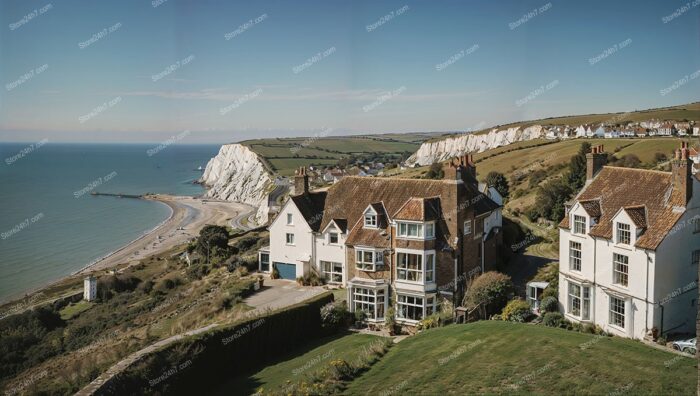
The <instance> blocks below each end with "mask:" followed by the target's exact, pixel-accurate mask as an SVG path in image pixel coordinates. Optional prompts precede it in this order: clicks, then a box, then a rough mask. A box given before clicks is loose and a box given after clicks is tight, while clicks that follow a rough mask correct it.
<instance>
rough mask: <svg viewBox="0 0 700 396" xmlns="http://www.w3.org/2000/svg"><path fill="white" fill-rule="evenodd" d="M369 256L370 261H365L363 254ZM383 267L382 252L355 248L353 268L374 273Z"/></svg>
mask: <svg viewBox="0 0 700 396" xmlns="http://www.w3.org/2000/svg"><path fill="white" fill-rule="evenodd" d="M368 253H369V254H371V255H372V259H371V260H370V261H366V260H365V259H366V256H365V254H368ZM383 265H384V252H383V251H381V250H376V249H371V248H362V247H357V248H355V268H357V269H358V270H360V271H365V272H375V271H377V267H381V266H383Z"/></svg>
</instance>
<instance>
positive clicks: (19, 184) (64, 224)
mask: <svg viewBox="0 0 700 396" xmlns="http://www.w3.org/2000/svg"><path fill="white" fill-rule="evenodd" d="M218 150H219V146H218V145H177V144H173V145H170V146H163V145H161V146H158V145H152V144H151V145H146V144H59V143H51V142H47V141H41V142H35V143H0V161H1V162H2V163H0V301H7V300H9V299H13V298H19V297H22V296H23V295H24V294H25V293H27V292H28V291H30V290H33V289H36V288H38V287H41V286H44V285H46V284H49V283H51V282H52V281H55V280H58V279H60V278H62V277H64V276H66V275H70V274H72V273H73V272H75V271H77V270H79V269H81V268H83V267H85V266H86V265H88V264H90V263H92V262H94V261H95V260H98V259H99V258H101V257H104V256H105V255H107V254H109V253H110V252H113V251H115V250H117V249H119V248H120V247H122V246H124V245H126V244H128V243H129V242H131V241H133V240H134V239H136V238H138V237H140V236H141V235H143V234H144V233H147V232H149V231H150V230H152V229H153V228H154V227H156V226H158V225H159V224H160V223H161V222H163V221H164V220H166V219H167V218H168V217H169V216H170V214H171V210H170V208H169V207H168V206H167V205H165V204H162V203H159V202H153V201H146V200H140V199H129V198H118V197H110V196H94V195H92V194H91V193H92V192H100V193H115V194H134V195H140V194H145V193H161V194H174V195H189V196H197V195H201V194H202V193H203V192H204V190H203V188H202V187H201V186H200V185H198V184H195V183H193V182H194V181H195V180H197V179H198V178H199V177H201V175H202V171H201V170H200V169H199V167H202V168H204V167H206V164H207V162H208V161H209V159H211V158H212V157H214V156H215V155H216V153H217V152H218Z"/></svg>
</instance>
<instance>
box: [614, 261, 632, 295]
mask: <svg viewBox="0 0 700 396" xmlns="http://www.w3.org/2000/svg"><path fill="white" fill-rule="evenodd" d="M612 261H613V268H612V269H613V271H612V272H613V285H616V286H622V287H628V286H629V282H630V279H629V273H630V266H629V265H630V264H629V263H630V258H629V256H625V255H624V254H620V253H613V260H612ZM623 269H624V271H623Z"/></svg>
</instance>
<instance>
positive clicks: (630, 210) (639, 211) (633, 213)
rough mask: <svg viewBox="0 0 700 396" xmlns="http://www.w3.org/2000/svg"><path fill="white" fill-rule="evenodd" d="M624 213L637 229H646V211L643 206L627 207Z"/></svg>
mask: <svg viewBox="0 0 700 396" xmlns="http://www.w3.org/2000/svg"><path fill="white" fill-rule="evenodd" d="M625 212H627V214H628V215H629V217H630V218H631V219H632V221H633V222H634V225H636V226H637V227H639V228H646V227H647V209H646V207H644V206H628V207H626V208H625Z"/></svg>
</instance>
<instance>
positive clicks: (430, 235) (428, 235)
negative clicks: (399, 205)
mask: <svg viewBox="0 0 700 396" xmlns="http://www.w3.org/2000/svg"><path fill="white" fill-rule="evenodd" d="M423 231H424V232H425V239H426V240H427V239H435V222H433V221H431V222H428V223H425V226H423Z"/></svg>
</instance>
